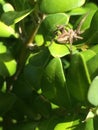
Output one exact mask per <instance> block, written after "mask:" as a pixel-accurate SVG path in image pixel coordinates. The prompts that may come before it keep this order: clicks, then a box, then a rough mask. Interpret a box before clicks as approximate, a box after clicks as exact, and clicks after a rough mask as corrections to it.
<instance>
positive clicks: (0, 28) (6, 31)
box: [0, 21, 18, 38]
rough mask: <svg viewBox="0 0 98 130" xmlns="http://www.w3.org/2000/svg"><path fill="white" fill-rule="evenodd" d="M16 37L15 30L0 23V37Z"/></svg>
mask: <svg viewBox="0 0 98 130" xmlns="http://www.w3.org/2000/svg"><path fill="white" fill-rule="evenodd" d="M11 35H12V36H14V37H16V38H17V37H18V34H17V33H15V30H14V29H13V28H12V27H11V26H7V25H6V24H4V23H3V22H1V21H0V37H10V36H11Z"/></svg>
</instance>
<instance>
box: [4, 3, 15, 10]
mask: <svg viewBox="0 0 98 130" xmlns="http://www.w3.org/2000/svg"><path fill="white" fill-rule="evenodd" d="M3 10H4V12H8V11H14V8H13V6H12V5H11V4H10V3H5V4H4V5H3Z"/></svg>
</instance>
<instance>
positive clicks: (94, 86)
mask: <svg viewBox="0 0 98 130" xmlns="http://www.w3.org/2000/svg"><path fill="white" fill-rule="evenodd" d="M97 92H98V76H96V77H95V78H94V79H93V81H92V83H91V85H90V87H89V90H88V100H89V102H90V103H91V104H93V105H94V106H98V93H97Z"/></svg>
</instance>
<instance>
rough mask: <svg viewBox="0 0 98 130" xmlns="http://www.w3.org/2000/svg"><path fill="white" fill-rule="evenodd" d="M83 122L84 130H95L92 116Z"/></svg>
mask: <svg viewBox="0 0 98 130" xmlns="http://www.w3.org/2000/svg"><path fill="white" fill-rule="evenodd" d="M85 123H86V124H85V129H84V130H95V129H94V124H93V119H92V118H91V119H88V120H87V121H86V122H85Z"/></svg>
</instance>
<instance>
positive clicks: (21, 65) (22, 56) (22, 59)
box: [14, 17, 43, 80]
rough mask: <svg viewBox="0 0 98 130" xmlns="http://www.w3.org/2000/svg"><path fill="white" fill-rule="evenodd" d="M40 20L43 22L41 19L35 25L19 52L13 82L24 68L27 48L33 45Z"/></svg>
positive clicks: (27, 52)
mask: <svg viewBox="0 0 98 130" xmlns="http://www.w3.org/2000/svg"><path fill="white" fill-rule="evenodd" d="M42 20H43V17H42V18H41V19H40V21H39V22H38V23H37V25H36V27H35V28H34V30H33V32H32V34H31V36H30V38H29V40H28V41H27V42H26V43H25V44H24V46H23V48H22V51H21V54H20V57H19V60H18V65H17V71H16V74H15V77H14V79H15V80H16V79H17V78H18V76H19V74H20V73H21V72H22V70H23V68H24V65H25V63H26V60H27V58H28V56H29V54H30V52H29V51H28V47H29V46H30V44H33V42H34V37H35V35H36V33H37V31H38V29H39V27H40V24H41V22H42Z"/></svg>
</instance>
